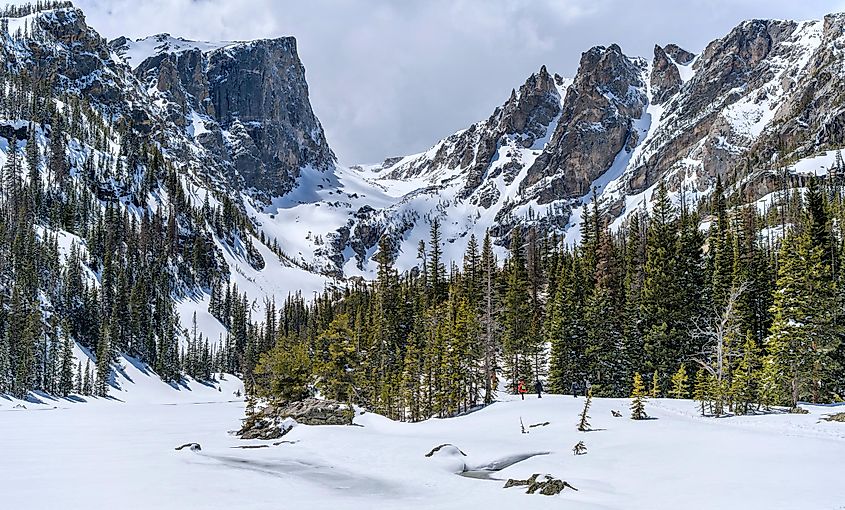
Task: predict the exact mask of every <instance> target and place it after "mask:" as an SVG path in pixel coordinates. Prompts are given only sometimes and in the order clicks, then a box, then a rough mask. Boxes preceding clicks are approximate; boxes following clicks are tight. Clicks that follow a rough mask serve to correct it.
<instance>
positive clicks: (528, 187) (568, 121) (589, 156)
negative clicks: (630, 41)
mask: <svg viewBox="0 0 845 510" xmlns="http://www.w3.org/2000/svg"><path fill="white" fill-rule="evenodd" d="M646 67H647V64H646V62H645V61H644V60H642V59H630V58H628V57H626V56H625V55H623V54H622V50H621V48H619V46H617V45H615V44H613V45H610V46H609V47H607V48H605V47H603V46H597V47H595V48H592V49H590V50H589V51H587V52H585V53H584V54H583V55H581V63H580V64H579V67H578V73H577V74H576V75H575V80H574V81H573V82H572V85H571V86H570V87H569V89H568V90H567V92H566V97H565V98H564V101H563V109H562V113H561V116H560V120H559V121H558V124H557V128H556V129H555V132H554V135H553V136H552V139H551V141H550V142H549V144H548V145H547V146H546V148H545V150H544V151H543V154H541V155H540V157H538V158H537V160H536V161H535V162H534V164H533V165H532V166H531V167H530V168H529V169H528V175H527V177H526V179H525V180H524V181H523V182H522V183H521V184H520V188H521V190H522V191H523V192H525V193H526V194H527V195H528V196H527V197H526V198H535V197H536V198H537V201H538V203H539V204H540V205H542V204H547V203H549V202H551V201H553V200H556V199H563V198H575V197H580V196H583V195H585V194H586V193H588V192H589V187H590V183H592V182H593V181H594V180H595V179H597V178H598V177H599V176H601V175H602V174H603V173H605V172H606V171H607V170H608V169H609V168H610V165H611V164H612V163H613V160H614V159H615V158H616V155H617V154H618V153H619V151H621V150H622V149H623V148H626V149H629V150H630V149H633V147H634V146H635V145H636V144H637V141H638V140H637V134H636V131H635V130H634V129H633V122H634V120H635V119H639V118H640V117H641V116H642V114H643V111H644V110H645V107H646V105H647V103H648V97H647V96H646V92H645V81H644V80H643V73H644V71H645V69H646ZM539 183H542V186H540V187H535V186H536V185H537V184H539Z"/></svg>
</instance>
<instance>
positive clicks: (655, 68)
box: [651, 45, 684, 104]
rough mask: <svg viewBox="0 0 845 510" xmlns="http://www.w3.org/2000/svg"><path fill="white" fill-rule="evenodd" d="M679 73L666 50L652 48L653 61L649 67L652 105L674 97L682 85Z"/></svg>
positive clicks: (656, 47)
mask: <svg viewBox="0 0 845 510" xmlns="http://www.w3.org/2000/svg"><path fill="white" fill-rule="evenodd" d="M683 83H684V82H683V80H681V73H680V72H679V71H678V66H676V65H675V63H674V62H672V60H670V59H669V56H668V55H667V54H666V50H664V49H663V48H661V47H660V46H657V45H655V46H654V60H653V61H652V66H651V102H652V104H661V103H664V102H665V101H666V100H667V99H669V98H670V97H672V96H673V95H675V94H676V93H677V92H678V90H680V89H681V85H682V84H683Z"/></svg>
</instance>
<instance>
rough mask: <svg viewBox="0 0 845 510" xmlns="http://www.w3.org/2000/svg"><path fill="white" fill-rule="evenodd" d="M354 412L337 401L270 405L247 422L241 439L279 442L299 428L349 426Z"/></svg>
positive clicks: (318, 400) (307, 401)
mask: <svg viewBox="0 0 845 510" xmlns="http://www.w3.org/2000/svg"><path fill="white" fill-rule="evenodd" d="M352 417H353V410H351V409H350V408H349V406H348V405H347V404H344V403H342V402H336V401H334V400H320V399H316V398H307V399H305V400H300V401H297V402H288V403H285V404H279V405H275V404H270V405H267V406H266V407H264V408H263V409H261V410H259V411H257V412H256V413H254V414H253V415H251V416H249V417H248V418H246V419H245V420H244V424H243V426H242V427H241V429H240V431H238V435H239V436H240V437H241V439H278V438H280V437H282V436H283V435H285V434H287V433H288V432H290V430H291V428H293V426H294V425H295V424H302V425H349V424H350V423H352Z"/></svg>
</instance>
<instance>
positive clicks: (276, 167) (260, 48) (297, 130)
mask: <svg viewBox="0 0 845 510" xmlns="http://www.w3.org/2000/svg"><path fill="white" fill-rule="evenodd" d="M111 46H112V48H113V49H115V51H117V52H118V54H120V55H123V56H124V57H125V58H126V60H127V61H128V62H129V63H130V65H132V66H133V68H134V72H135V75H136V76H137V77H138V79H139V80H141V81H142V82H143V83H144V84H146V86H147V90H148V91H149V93H150V95H151V96H152V97H153V99H154V100H155V101H156V102H158V103H159V104H161V105H162V106H163V109H164V110H165V112H166V116H167V119H168V120H169V121H170V122H172V123H173V124H175V125H177V126H180V127H182V128H184V129H186V130H187V132H188V133H189V134H190V135H191V136H192V137H193V138H194V139H195V140H196V141H197V142H198V143H199V144H200V145H202V146H203V147H204V148H205V149H207V150H208V151H209V152H210V153H211V154H212V155H213V157H214V159H215V160H216V161H217V162H218V163H220V164H222V165H223V166H224V168H225V169H226V175H227V177H228V178H229V179H230V180H232V181H233V183H234V184H235V185H237V187H239V188H241V189H246V190H251V191H254V192H257V194H258V195H260V196H261V197H262V198H265V199H269V198H272V197H273V196H280V195H284V194H285V193H287V192H288V191H290V190H291V189H292V188H293V187H294V186H295V185H296V182H297V178H298V177H299V175H300V171H301V169H302V168H304V167H311V168H315V169H317V170H320V171H325V170H328V169H330V168H332V167H333V166H334V161H335V157H334V154H333V153H332V151H331V149H330V148H329V146H328V143H327V142H326V137H325V134H324V133H323V128H322V126H321V125H320V122H319V121H318V120H317V118H316V116H315V115H314V112H313V111H312V109H311V104H310V101H309V97H308V85H307V83H306V81H305V68H304V66H303V65H302V63H301V61H300V60H299V56H298V55H297V51H296V40H295V39H294V38H292V37H282V38H278V39H266V40H259V41H251V42H243V43H222V44H210V43H199V42H194V41H187V40H184V39H173V38H171V37H170V36H169V35H167V34H161V35H157V36H153V37H151V38H147V39H141V40H138V41H130V40H128V39H126V38H119V39H116V40H115V41H112V43H111Z"/></svg>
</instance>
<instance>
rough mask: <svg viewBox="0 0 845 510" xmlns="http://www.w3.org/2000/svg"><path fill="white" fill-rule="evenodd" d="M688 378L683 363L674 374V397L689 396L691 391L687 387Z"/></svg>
mask: <svg viewBox="0 0 845 510" xmlns="http://www.w3.org/2000/svg"><path fill="white" fill-rule="evenodd" d="M688 380H689V377H688V376H687V369H686V366H685V365H684V364H683V363H681V366H680V367H678V371H677V372H675V375H673V376H672V398H687V394H688V392H689V390H688V388H687V381H688Z"/></svg>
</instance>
